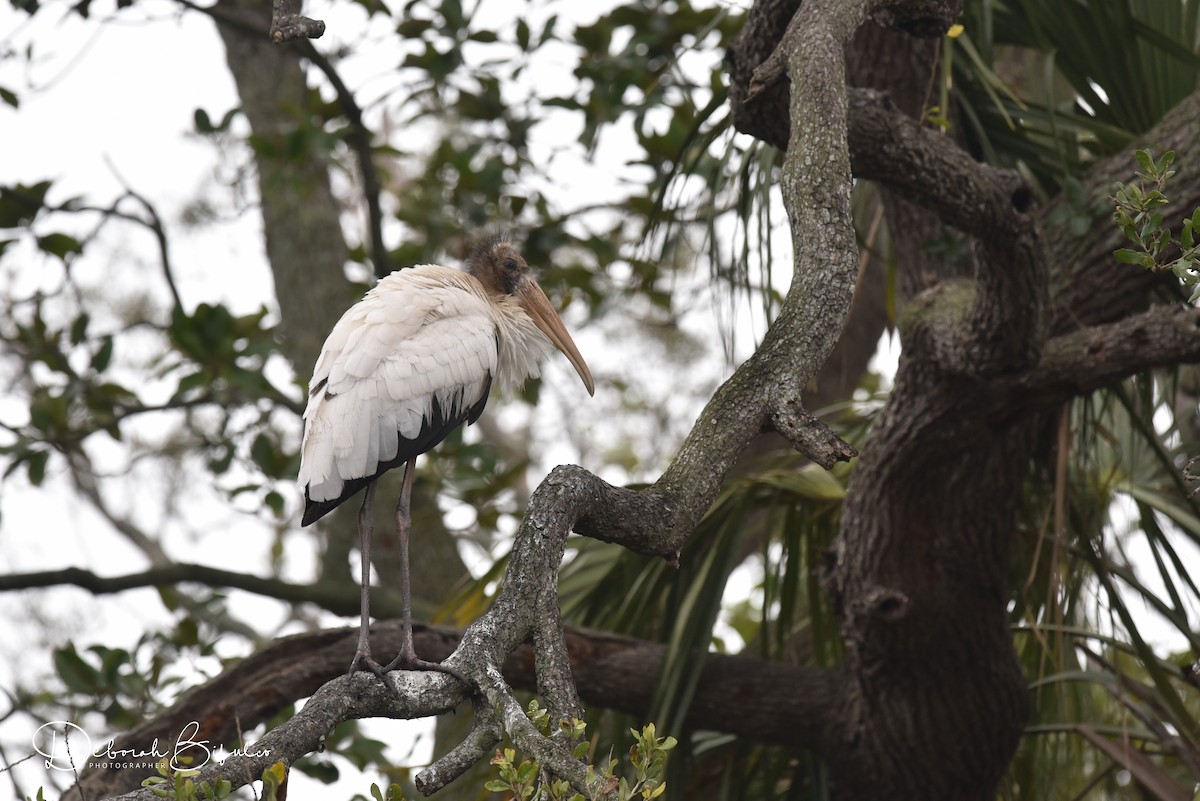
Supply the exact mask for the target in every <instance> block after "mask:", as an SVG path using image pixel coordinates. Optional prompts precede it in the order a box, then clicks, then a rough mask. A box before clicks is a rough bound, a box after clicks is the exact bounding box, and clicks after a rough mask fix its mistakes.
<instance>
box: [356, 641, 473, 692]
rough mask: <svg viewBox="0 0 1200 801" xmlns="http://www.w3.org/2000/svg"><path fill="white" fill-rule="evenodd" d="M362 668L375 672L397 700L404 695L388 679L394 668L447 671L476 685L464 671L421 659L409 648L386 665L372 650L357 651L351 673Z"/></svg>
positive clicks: (467, 683)
mask: <svg viewBox="0 0 1200 801" xmlns="http://www.w3.org/2000/svg"><path fill="white" fill-rule="evenodd" d="M360 670H368V671H370V672H371V673H374V674H375V675H376V676H377V677H378V678H379V680H380V681H381V682H383V684H384V686H386V687H387V688H388V690H390V691H391V693H392V695H394V696H395V697H396V700H397V701H404V697H403V696H401V695H400V691H399V690H397V689H396V685H395V684H393V683H392V682H390V681H388V680H387V674H389V673H391V672H392V671H393V670H426V671H433V672H437V673H445V674H447V675H450V676H453V677H454V678H456V679H458V680H459V681H461V682H462V683H463V684H465V685H467V686H468V687H474V686H475V685H474V684H473V683H472V681H471V680H470V679H468V678H467V677H466V674H464V673H462V672H461V671H459V670H458V669H456V668H452V667H450V666H449V665H443V664H441V663H440V662H429V661H427V660H425V659H421V658H420V657H418V656H417V654H416V652H415V651H412V650H409V651H408V652H407V653H406V652H404V651H401V652H400V653H399V654H397V655H396V658H395V659H393V660H392V661H391V662H388V663H387V664H386V665H381V664H379V663H378V662H376V661H375V660H374V659H372V658H371V652H370V651H366V652H362V651H358V652H355V654H354V661H353V662H351V663H350V673H349V675H351V676H353V675H354V674H355V673H357V672H358V671H360Z"/></svg>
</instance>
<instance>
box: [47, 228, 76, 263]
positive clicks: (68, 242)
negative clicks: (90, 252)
mask: <svg viewBox="0 0 1200 801" xmlns="http://www.w3.org/2000/svg"><path fill="white" fill-rule="evenodd" d="M37 244H38V247H39V248H41V250H42V251H43V252H45V253H49V254H50V255H51V256H57V257H58V258H60V259H63V260H64V261H65V260H66V258H67V257H68V256H74V255H77V254H79V253H82V252H83V245H82V244H80V242H79V240H78V239H76V238H75V237H73V236H68V235H67V234H46V235H45V236H39V237H38V239H37Z"/></svg>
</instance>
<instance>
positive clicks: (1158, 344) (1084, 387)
mask: <svg viewBox="0 0 1200 801" xmlns="http://www.w3.org/2000/svg"><path fill="white" fill-rule="evenodd" d="M1130 269H1133V268H1130ZM1195 362H1200V309H1198V308H1196V307H1194V306H1155V307H1154V308H1152V309H1150V311H1148V312H1146V313H1144V314H1139V315H1136V316H1133V317H1127V318H1125V319H1124V320H1119V321H1117V322H1115V323H1110V324H1108V325H1100V326H1093V327H1091V328H1084V329H1082V330H1079V331H1074V332H1072V333H1070V334H1066V335H1064V336H1060V337H1056V338H1054V339H1051V340H1050V341H1049V342H1048V343H1047V344H1046V350H1045V352H1044V354H1043V355H1042V360H1041V362H1039V363H1038V365H1037V367H1035V368H1034V369H1032V370H1030V371H1028V372H1026V373H1024V374H1023V375H1021V376H1019V377H1018V378H1017V379H1016V380H1015V381H1014V382H1013V383H1012V385H1011V386H1010V387H1009V388H1008V389H1007V391H1003V392H999V393H997V395H996V398H995V402H994V411H993V412H992V415H993V416H994V417H996V418H1002V417H1011V416H1012V415H1013V414H1014V413H1028V412H1029V411H1030V410H1031V409H1037V408H1044V409H1048V408H1052V407H1054V406H1056V405H1057V404H1060V403H1062V402H1063V401H1065V400H1068V399H1070V398H1073V397H1077V396H1080V395H1086V394H1087V393H1089V392H1093V391H1095V390H1097V389H1100V388H1102V387H1105V386H1110V385H1111V384H1113V383H1115V382H1117V381H1119V380H1121V379H1123V378H1128V377H1129V376H1132V375H1134V374H1136V373H1140V372H1142V371H1144V370H1148V369H1151V368H1153V367H1164V366H1167V365H1172V364H1180V363H1195Z"/></svg>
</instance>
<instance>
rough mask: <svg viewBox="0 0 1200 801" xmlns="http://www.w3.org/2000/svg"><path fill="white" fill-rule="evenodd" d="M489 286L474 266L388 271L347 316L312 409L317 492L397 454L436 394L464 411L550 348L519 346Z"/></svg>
mask: <svg viewBox="0 0 1200 801" xmlns="http://www.w3.org/2000/svg"><path fill="white" fill-rule="evenodd" d="M483 292H484V290H483V288H482V287H481V286H480V285H479V284H478V282H476V281H475V279H473V278H471V277H470V276H469V275H467V274H466V273H463V272H460V271H458V270H453V269H450V268H446V267H438V266H436V265H423V266H421V267H415V268H410V269H406V270H400V271H398V272H395V273H392V274H391V275H389V276H387V277H386V278H384V279H383V280H381V281H380V282H379V284H378V285H376V286H375V288H374V289H372V290H371V291H370V292H368V293H367V294H366V296H365V297H364V298H363V300H362V301H361V302H359V303H357V304H356V305H354V306H353V307H351V308H350V309H349V310H347V312H346V313H345V314H344V315H343V316H342V318H341V320H339V321H338V323H337V325H335V326H334V328H333V331H332V332H330V334H329V337H328V339H327V340H326V341H325V346H324V347H323V348H322V350H321V355H320V357H319V358H318V359H317V365H316V368H315V370H314V372H313V377H312V381H311V382H310V386H311V387H313V388H317V387H320V388H319V389H316V391H315V392H314V393H313V394H312V395H311V396H310V397H309V400H308V406H307V408H306V409H305V411H304V424H305V425H304V441H303V445H302V447H301V463H300V475H299V483H300V486H301V487H307V488H308V496H309V498H310V499H311V500H313V501H326V500H333V499H335V498H337V497H338V496H339V495H340V494H341V491H342V485H343V482H344V481H345V480H347V479H352V478H360V477H363V476H369V475H373V474H374V473H375V471H376V470H377V469H378V465H379V464H380V463H381V462H387V461H390V460H391V459H394V458H395V457H396V455H397V452H398V448H399V437H404V438H405V439H412V438H414V437H416V436H417V434H418V433H419V432H420V430H421V425H422V422H423V421H424V420H426V419H428V418H429V417H430V416H431V414H432V402H433V399H434V398H436V399H437V402H438V405H439V407H440V408H441V410H442V413H443V414H447V413H450V412H451V410H453V411H454V412H456V413H462V412H464V411H465V410H466V409H467V408H469V407H470V406H472V405H474V404H475V403H477V402H478V401H479V400H480V399H481V398H482V397H483V395H484V393H485V391H486V389H487V386H488V377H489V376H493V377H494V378H495V379H497V380H498V382H503V383H508V382H513V381H514V379H517V377H516V376H515V375H509V374H510V373H515V372H519V371H520V370H521V369H523V368H524V366H525V365H528V364H529V359H530V358H531V357H532V356H533V355H534V351H539V352H542V353H544V350H545V349H544V348H541V349H539V348H538V347H537V346H533V345H530V344H528V343H525V344H519V345H516V346H514V345H512V344H510V341H511V340H512V337H509V336H505V334H506V333H507V331H505V330H502V329H507V328H509V327H510V324H509V323H508V321H506V320H503V319H502V317H503V316H504V315H502V314H500V313H498V312H497V311H496V310H494V309H493V308H492V305H491V304H490V303H489V302H488V301H487V299H486V297H485V296H484V294H483ZM526 319H528V318H526ZM530 325H532V324H530ZM535 330H536V329H535ZM538 333H539V336H540V332H538ZM542 339H543V340H545V338H544V337H542ZM500 343H503V344H500ZM546 344H547V345H549V342H546ZM514 347H515V352H512V353H510V351H513V350H514ZM514 362H515V363H514ZM514 368H515V369H514ZM534 369H535V371H536V363H534ZM535 374H536V372H535ZM524 377H525V376H524V375H521V376H520V377H519V379H517V380H524ZM322 382H324V384H323V385H322Z"/></svg>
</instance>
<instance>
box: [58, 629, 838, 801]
mask: <svg viewBox="0 0 1200 801" xmlns="http://www.w3.org/2000/svg"><path fill="white" fill-rule="evenodd" d="M356 638H357V629H356V628H349V627H348V628H341V629H326V630H322V631H317V632H312V633H306V634H298V635H294V636H291V637H284V638H281V639H278V640H276V641H275V642H273V643H272V644H270V645H268V646H267V647H265V648H263V649H262V650H260V651H258V652H256V653H255V654H253V655H252V656H249V657H247V658H246V659H244V660H242V661H241V662H239V663H238V664H236V665H234V666H232V667H230V668H229V669H227V670H226V671H225V672H223V673H222V674H221V675H219V676H217V677H215V678H213V679H212V680H211V681H209V682H208V683H207V684H204V685H202V686H200V687H197V688H195V689H193V690H191V691H189V692H188V693H186V694H185V695H184V696H182V697H181V698H180V699H179V700H178V701H177V702H176V703H175V704H174V705H173V706H172V707H171V708H170V709H169V710H167V711H166V712H164V713H163V714H161V715H159V716H158V717H156V718H154V719H151V720H148V721H145V722H144V723H142V724H140V725H139V726H137V727H136V728H134V729H131V730H129V731H127V732H124V733H123V734H121V735H120V736H119V737H117V738H116V740H115V743H114V748H116V749H123V748H138V747H142V748H144V747H145V746H146V745H147V744H148V743H151V742H153V740H154V739H155V738H157V739H158V740H159V741H160V742H163V743H170V742H173V741H174V739H175V738H176V737H178V735H179V733H180V731H182V730H183V728H184V727H185V726H187V725H188V724H189V723H191V722H193V721H195V722H197V723H198V724H199V726H200V729H199V730H198V731H197V733H196V734H195V736H194V737H193V739H195V740H198V741H207V742H208V743H209V744H210V745H211V746H215V745H216V744H221V743H223V744H226V745H232V744H236V743H237V741H238V738H239V732H238V726H237V725H236V724H237V723H238V722H240V725H241V729H242V730H249V729H253V728H254V727H256V726H258V725H259V724H261V723H262V722H263V721H266V720H269V719H271V718H272V717H273V716H275V715H277V714H278V713H279V712H280V710H282V709H285V708H287V707H288V706H289V705H291V704H293V703H295V702H297V701H299V700H301V699H303V698H307V697H309V696H310V695H312V694H313V693H315V692H317V691H318V690H319V689H320V688H321V686H322V685H324V684H325V683H326V682H329V681H333V680H336V679H339V678H340V677H344V674H345V670H346V666H347V664H348V657H349V655H351V654H352V653H353V651H354V643H355V640H356ZM371 640H372V644H373V645H374V646H375V647H376V649H377V650H379V651H380V652H381V653H388V652H390V651H391V650H394V649H396V648H398V647H399V645H400V623H399V621H383V622H379V623H376V624H375V625H373V626H372V627H371ZM415 642H416V646H417V651H418V652H419V653H420V654H421V655H422V656H423V657H424V658H426V659H433V660H442V659H445V658H446V657H448V656H449V655H450V654H451V653H452V652H453V651H454V649H455V648H456V647H457V646H458V644H459V643H460V642H461V633H460V632H458V631H456V630H453V629H449V628H444V627H434V626H417V627H416V629H415ZM565 642H566V649H567V653H568V655H569V658H570V665H571V670H572V671H573V673H574V676H575V681H576V683H577V685H578V687H579V690H580V694H581V696H582V698H583V700H585V701H586V702H587V703H589V704H591V705H594V706H599V707H603V708H606V709H614V710H618V711H621V712H626V713H628V714H631V715H642V716H644V715H645V714H647V712H648V710H649V709H650V704H651V699H652V697H653V694H654V689H655V686H656V684H657V681H658V676H659V674H660V672H661V670H662V665H663V662H664V660H665V658H666V650H667V649H666V646H665V645H663V644H661V643H653V642H645V641H641V640H636V639H632V638H629V637H623V636H619V635H613V634H606V633H602V632H588V631H580V630H573V629H568V630H567V631H566V632H565ZM702 658H703V659H704V660H705V662H704V667H703V669H702V671H701V673H700V677H699V682H698V684H697V687H696V693H695V697H694V700H693V702H692V705H691V707H690V708H689V710H688V713H687V716H686V718H685V720H684V723H685V724H686V725H687V727H688V728H691V729H710V730H713V731H724V732H729V733H731V734H736V735H737V736H739V737H744V738H747V739H749V740H753V741H757V742H762V743H766V744H771V745H782V746H786V747H792V748H814V749H815V748H818V747H819V745H820V743H821V741H822V739H823V738H824V737H826V736H827V734H828V732H829V731H830V730H831V727H832V725H833V723H832V721H833V720H835V719H836V716H837V699H838V689H839V684H838V681H839V680H838V678H837V676H836V674H835V673H834V672H833V671H828V670H821V669H815V668H804V667H797V666H794V665H784V664H778V663H769V662H762V661H760V660H757V659H751V658H747V657H740V656H724V655H721V654H711V653H710V654H704V655H703V656H702ZM535 661H536V659H535V655H534V650H533V647H532V646H530V645H522V646H520V647H519V648H517V649H516V650H515V651H514V652H513V653H512V654H511V655H510V656H509V658H508V659H507V660H506V661H505V663H504V666H503V676H504V680H505V681H507V682H508V683H509V684H511V685H512V686H513V687H515V688H517V689H520V690H534V689H536V687H537V675H536V671H535ZM781 688H786V689H787V691H786V692H781V691H780V690H781ZM472 703H473V706H474V714H475V717H476V720H477V721H479V722H480V725H478V726H477V727H476V730H475V732H474V733H473V735H472V736H471V738H469V740H468V741H467V742H464V743H462V744H460V745H459V747H458V748H457V749H456V750H455V752H452V754H448V755H447V756H446V757H445V758H444V761H445V763H446V764H445V766H444V767H442V768H438V769H433V768H431V769H430V770H429V771H428V772H424V773H422V777H423V778H422V784H421V790H422V792H426V793H428V792H432V791H433V790H435V789H437V788H439V787H442V786H444V785H445V784H447V783H448V782H449V781H451V780H452V779H453V778H454V777H455V776H458V775H460V774H461V772H462V771H463V770H466V769H467V768H469V767H470V766H471V765H473V764H474V763H475V762H476V761H478V760H479V759H481V758H485V757H487V756H489V755H490V754H491V752H492V750H493V749H494V748H495V746H496V744H497V743H498V742H499V737H500V734H501V732H502V727H501V726H500V724H499V719H498V718H495V716H494V715H493V714H492V707H491V705H490V704H486V703H480V702H479V699H475V700H473V702H472ZM489 716H490V717H489ZM481 717H482V718H483V720H482V721H480V718H481ZM797 721H804V724H803V725H797ZM303 753H305V752H303V751H297V752H295V753H288V754H276V756H277V757H283V758H284V759H285V761H287V762H288V763H289V764H291V763H292V762H294V761H295V759H297V758H299V756H302V755H303ZM145 777H146V776H145V773H144V772H138V771H136V770H134V771H129V770H126V771H120V770H108V771H91V772H88V773H85V775H84V777H83V780H82V782H81V785H80V786H81V789H82V790H83V791H84V793H85V795H86V797H88V798H102V797H107V796H108V795H112V794H115V793H120V792H129V791H131V790H134V789H136V788H137V787H138V785H139V783H140V782H141V780H142V779H144V778H145ZM68 796H69V794H68Z"/></svg>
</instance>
